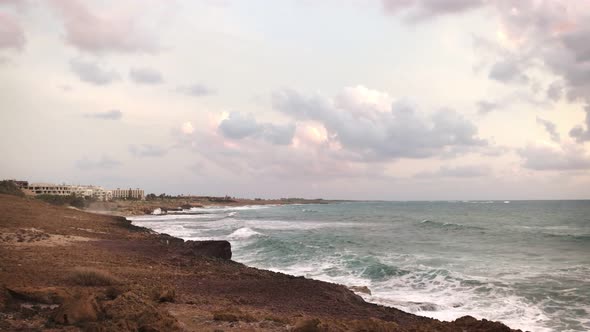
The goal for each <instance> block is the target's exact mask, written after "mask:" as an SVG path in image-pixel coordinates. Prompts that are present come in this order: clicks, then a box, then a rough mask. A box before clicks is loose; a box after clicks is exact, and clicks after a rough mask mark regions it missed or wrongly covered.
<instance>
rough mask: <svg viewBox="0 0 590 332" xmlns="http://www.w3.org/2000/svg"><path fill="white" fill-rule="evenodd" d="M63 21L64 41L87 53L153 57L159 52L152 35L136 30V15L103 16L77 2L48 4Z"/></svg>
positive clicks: (52, 0)
mask: <svg viewBox="0 0 590 332" xmlns="http://www.w3.org/2000/svg"><path fill="white" fill-rule="evenodd" d="M49 3H50V4H51V6H52V7H53V8H54V9H55V10H56V12H57V13H58V14H59V16H60V17H61V18H62V20H63V24H64V28H65V33H66V36H65V37H66V41H67V42H68V43H69V44H70V45H72V46H74V47H76V48H77V49H79V50H81V51H84V52H89V53H98V54H100V53H108V52H120V53H134V52H147V53H152V52H155V51H157V50H158V47H157V45H156V43H155V39H154V35H153V34H148V33H146V32H144V31H142V29H141V28H140V27H139V24H138V18H139V17H140V16H141V15H139V14H138V12H137V11H134V12H133V13H129V14H124V16H123V15H118V16H114V15H111V16H104V15H99V14H98V13H97V12H96V11H93V10H92V9H90V8H89V7H88V6H87V4H88V3H86V2H82V1H79V0H50V1H49Z"/></svg>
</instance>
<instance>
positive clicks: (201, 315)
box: [0, 195, 514, 332]
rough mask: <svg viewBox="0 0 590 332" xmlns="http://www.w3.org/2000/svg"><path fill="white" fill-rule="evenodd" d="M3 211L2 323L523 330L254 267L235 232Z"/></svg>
mask: <svg viewBox="0 0 590 332" xmlns="http://www.w3.org/2000/svg"><path fill="white" fill-rule="evenodd" d="M0 211H2V213H0V330H1V331H12V330H26V331H37V330H46V331H449V332H451V331H452V332H454V331H488V332H496V331H514V330H511V329H510V328H508V327H507V326H505V325H503V324H501V323H498V322H491V321H487V320H476V319H474V318H472V317H463V318H460V319H458V320H456V321H454V322H441V321H437V320H434V319H429V318H425V317H419V316H415V315H412V314H409V313H405V312H403V311H400V310H397V309H395V308H389V307H383V306H379V305H375V304H370V303H367V302H365V301H364V300H363V299H362V298H361V297H360V296H358V295H356V294H355V293H354V292H352V291H351V290H349V289H347V288H346V287H344V286H341V285H336V284H331V283H326V282H321V281H316V280H310V279H305V278H303V277H294V276H289V275H285V274H280V273H274V272H270V271H264V270H259V269H254V268H250V267H247V266H244V265H243V264H240V263H236V262H233V261H232V260H231V246H230V243H229V242H227V241H204V242H193V241H183V240H181V239H177V238H174V237H171V236H168V235H163V234H155V233H153V232H152V231H150V230H148V229H145V228H141V227H136V226H133V225H131V224H130V223H129V222H128V221H127V220H126V219H125V218H122V217H115V216H108V215H98V214H92V213H87V212H83V211H78V210H75V209H68V208H63V207H56V206H51V205H48V204H46V203H43V202H39V201H36V200H34V199H26V198H19V197H13V196H7V195H0ZM359 291H365V290H359Z"/></svg>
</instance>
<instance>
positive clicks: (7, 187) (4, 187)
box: [0, 180, 25, 197]
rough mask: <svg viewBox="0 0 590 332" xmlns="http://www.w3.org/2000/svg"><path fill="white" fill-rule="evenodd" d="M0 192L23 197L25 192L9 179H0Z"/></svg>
mask: <svg viewBox="0 0 590 332" xmlns="http://www.w3.org/2000/svg"><path fill="white" fill-rule="evenodd" d="M0 194H6V195H13V196H19V197H24V196H25V193H23V191H22V190H20V188H19V187H18V186H17V185H16V183H14V181H11V180H2V181H0Z"/></svg>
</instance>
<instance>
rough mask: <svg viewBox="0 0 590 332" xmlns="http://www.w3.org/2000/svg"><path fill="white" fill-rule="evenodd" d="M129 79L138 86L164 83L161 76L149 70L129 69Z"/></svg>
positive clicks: (157, 72) (155, 71) (153, 70)
mask: <svg viewBox="0 0 590 332" xmlns="http://www.w3.org/2000/svg"><path fill="white" fill-rule="evenodd" d="M129 78H131V80H132V81H133V82H135V83H138V84H160V83H162V82H164V78H163V77H162V74H160V72H159V71H157V70H155V69H151V68H131V70H129Z"/></svg>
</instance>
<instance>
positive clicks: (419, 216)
mask: <svg viewBox="0 0 590 332" xmlns="http://www.w3.org/2000/svg"><path fill="white" fill-rule="evenodd" d="M191 212H193V213H196V212H199V213H202V214H197V215H188V214H187V215H150V216H138V217H133V218H129V219H130V220H132V221H133V223H134V224H136V225H140V226H145V227H148V228H151V229H153V230H155V231H157V232H162V233H168V234H170V235H173V236H177V237H181V238H183V239H187V240H202V239H225V240H229V241H230V242H231V244H232V251H233V259H234V260H236V261H238V262H242V263H244V264H247V265H249V266H254V267H258V268H263V269H268V270H273V271H280V272H284V273H289V274H293V275H302V276H305V277H308V278H313V279H318V280H324V281H330V282H335V283H340V284H344V285H347V286H367V287H369V289H370V290H371V292H372V295H362V294H361V295H362V296H363V297H364V298H365V300H367V301H369V302H374V303H379V304H383V305H387V306H393V307H396V308H399V309H402V310H405V311H407V312H411V313H414V314H417V315H422V316H428V317H433V318H437V319H441V320H453V319H456V318H458V317H461V316H464V315H472V316H474V317H477V318H486V319H491V320H498V321H501V322H504V323H505V324H507V325H509V326H510V327H512V328H520V329H523V330H530V331H590V201H512V202H504V201H459V202H346V203H335V204H323V205H320V204H317V205H283V206H246V207H236V208H230V207H228V208H223V207H222V208H203V209H192V211H191Z"/></svg>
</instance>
